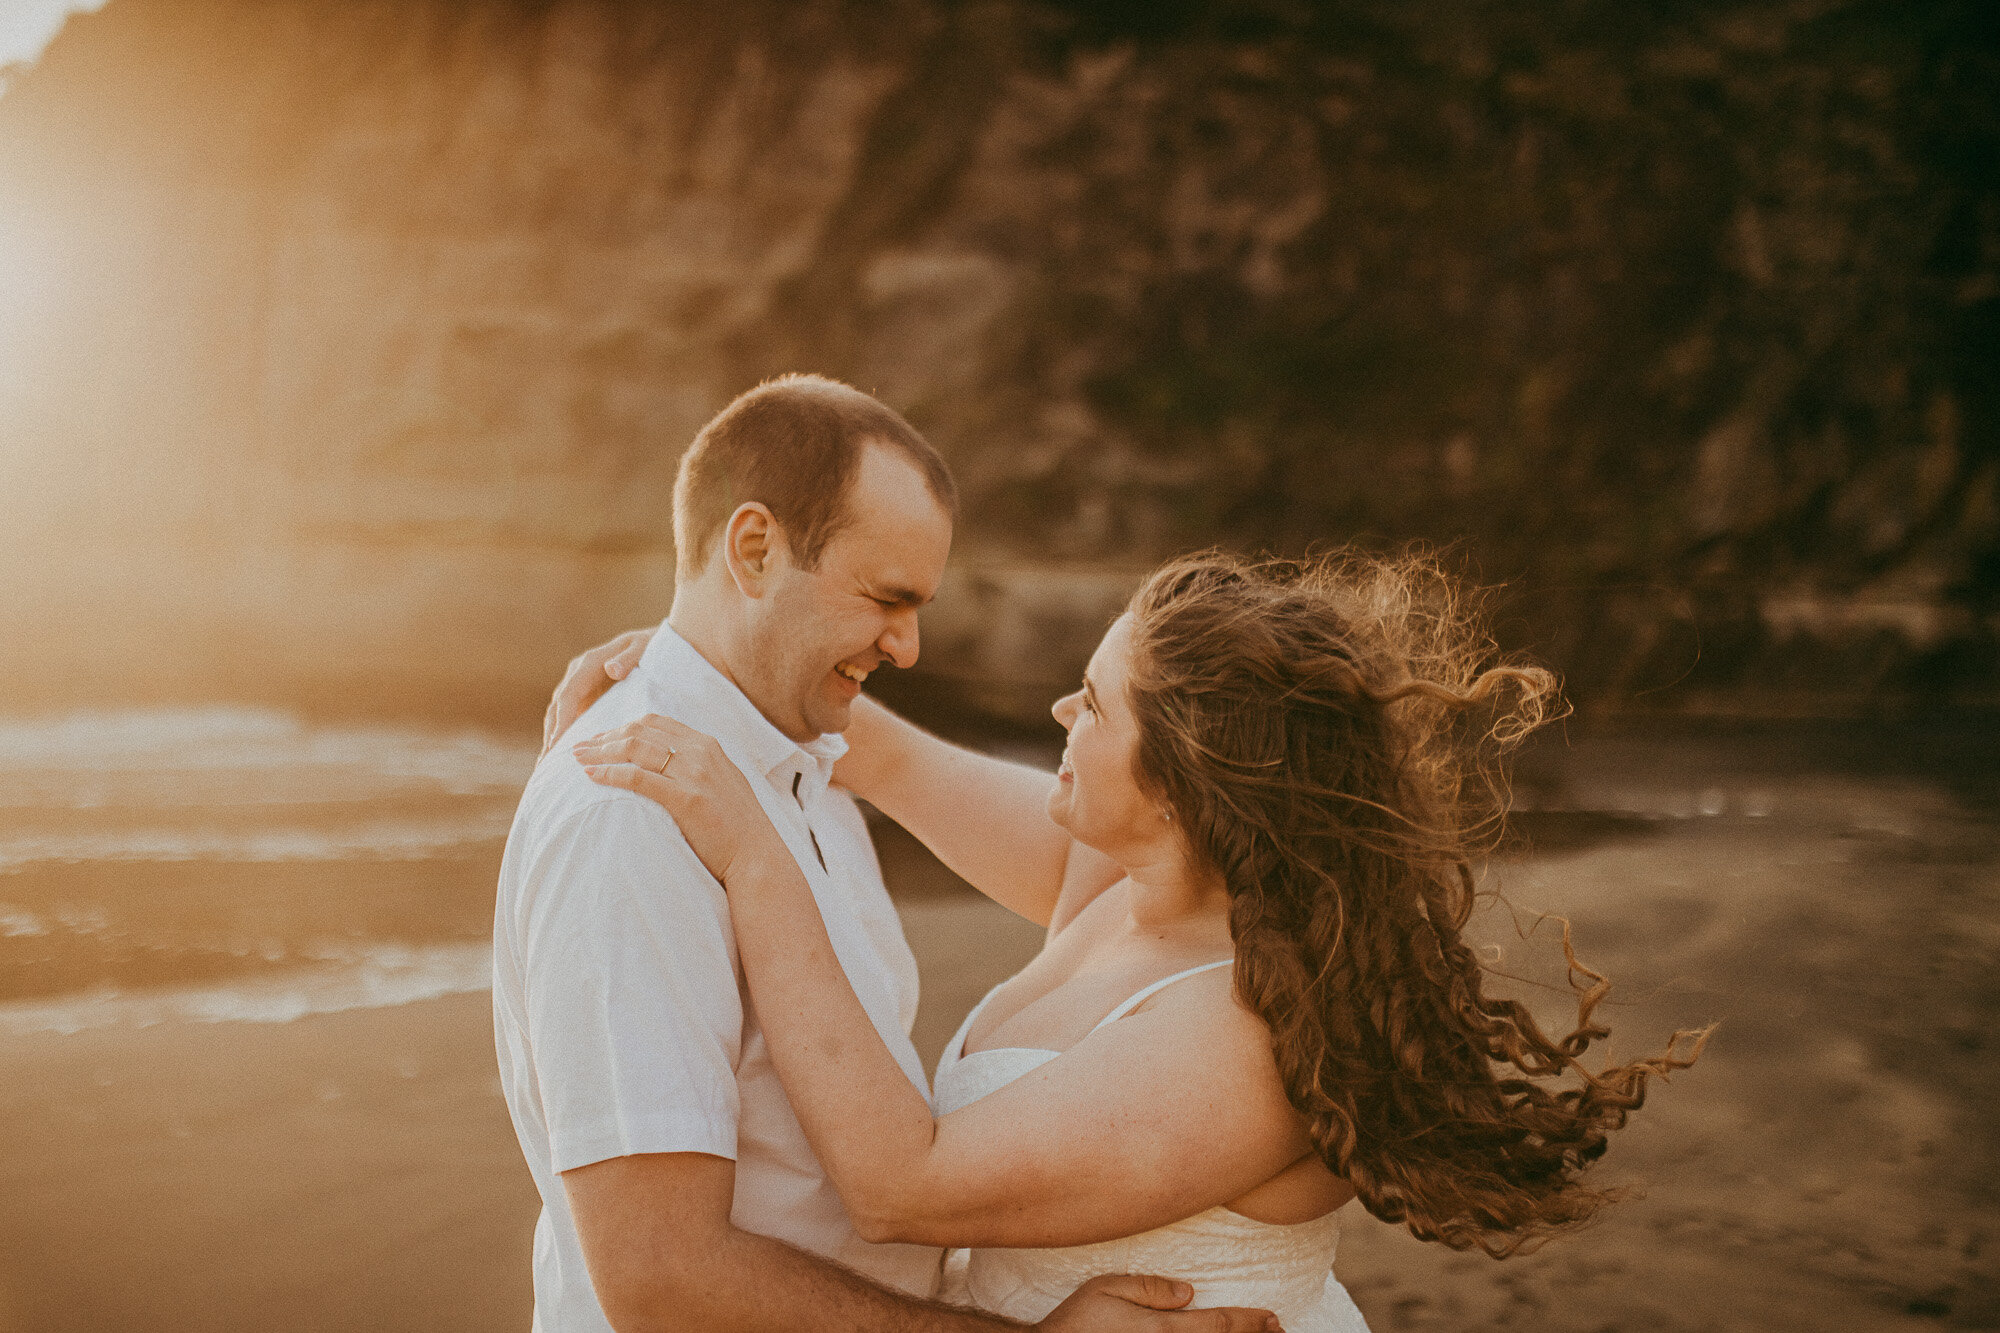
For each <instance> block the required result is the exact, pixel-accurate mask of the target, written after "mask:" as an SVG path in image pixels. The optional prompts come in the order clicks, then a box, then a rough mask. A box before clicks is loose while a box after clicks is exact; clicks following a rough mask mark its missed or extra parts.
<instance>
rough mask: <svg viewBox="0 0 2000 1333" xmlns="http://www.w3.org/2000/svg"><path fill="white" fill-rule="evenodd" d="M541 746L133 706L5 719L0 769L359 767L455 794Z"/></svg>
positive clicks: (257, 712) (502, 772)
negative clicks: (454, 792)
mask: <svg viewBox="0 0 2000 1333" xmlns="http://www.w3.org/2000/svg"><path fill="white" fill-rule="evenodd" d="M534 760H535V748H534V747H533V746H532V745H530V744H528V743H526V742H523V741H519V740H503V739H500V738H498V737H495V736H492V735H489V734H487V733H484V732H479V731H466V730H456V731H445V730H438V729H433V728H425V727H415V726H403V727H395V726H379V725H353V724H339V725H333V724H318V723H308V722H306V721H304V720H303V719H301V718H299V717H297V716H295V715H293V714H291V713H287V712H284V711H281V710H278V709H270V708H242V707H212V708H131V709H102V710H92V711H85V712H75V713H68V714H62V715H58V716H51V717H41V718H9V719H4V720H0V775H8V774H23V775H28V774H37V773H48V772H51V771H53V772H58V773H64V774H68V773H80V774H90V775H93V776H101V775H105V774H116V773H119V772H163V771H164V772H173V773H199V772H202V771H205V770H230V771H241V770H265V771H273V770H275V771H280V772H298V771H299V770H302V769H307V770H330V769H362V770H365V771H367V772H369V773H372V774H376V775H379V776H380V777H383V778H388V779H400V780H406V781H408V780H418V781H426V782H433V783H438V784H441V785H444V786H445V787H447V788H448V789H451V790H455V791H468V792H472V791H484V790H492V791H498V790H508V789H518V788H519V787H520V786H521V784H522V783H523V782H524V781H526V779H527V775H528V770H529V769H530V768H532V767H533V766H534Z"/></svg>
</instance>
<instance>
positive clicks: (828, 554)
mask: <svg viewBox="0 0 2000 1333" xmlns="http://www.w3.org/2000/svg"><path fill="white" fill-rule="evenodd" d="M847 503H848V522H847V523H846V525H845V526H844V527H842V528H840V529H839V530H838V531H837V532H835V533H834V535H833V537H832V539H831V540H829V541H828V542H827V543H826V545H825V547H824V548H822V549H821V551H820V560H819V567H818V568H817V569H812V570H806V569H800V568H799V567H798V566H797V565H796V564H795V563H793V562H792V561H791V560H790V559H789V558H788V557H781V558H779V559H777V560H776V561H774V568H773V570H772V573H771V577H770V582H769V585H768V588H769V590H768V592H767V594H766V595H765V596H764V597H762V598H759V599H758V600H757V601H756V602H755V603H753V604H752V606H753V608H754V609H753V610H752V615H753V616H754V618H755V620H754V625H753V629H752V640H753V651H752V654H751V656H752V657H753V658H754V660H753V661H748V662H741V663H738V664H737V666H738V679H739V683H740V684H742V685H743V686H744V690H745V693H747V694H749V695H750V697H751V699H752V701H753V702H755V703H756V704H757V706H758V708H759V709H761V710H762V711H763V713H764V715H765V716H766V717H768V718H770V720H771V722H772V723H773V724H774V725H775V726H776V727H777V728H778V729H779V730H780V731H782V732H784V733H785V734H786V735H787V736H790V737H791V738H792V739H793V740H801V741H802V740H810V739H811V738H812V737H814V736H819V735H823V734H825V733H827V732H835V731H845V730H847V718H848V711H849V709H850V708H851V707H852V706H853V704H854V700H855V699H856V697H858V696H859V695H860V693H861V681H862V680H863V679H865V678H866V677H867V675H868V673H869V672H870V671H873V670H874V669H875V668H876V667H877V666H878V665H880V664H881V663H883V662H893V663H895V664H896V665H897V666H899V667H907V666H910V665H911V664H913V663H914V662H915V661H916V660H917V608H918V607H920V606H922V605H923V604H924V603H926V602H928V601H929V600H930V599H931V598H932V597H933V596H935V595H936V593H937V587H938V582H939V580H940V579H942V578H943V577H944V563H945V557H946V556H947V555H949V554H950V553H951V519H950V517H949V516H948V515H947V514H946V513H945V511H944V509H943V508H942V507H940V506H939V504H938V502H937V499H936V498H935V497H934V496H932V495H931V493H930V489H929V487H928V486H926V485H925V483H924V477H923V473H921V472H919V471H918V470H917V468H916V467H915V466H914V465H912V464H911V463H909V462H906V461H905V460H904V459H903V457H902V456H901V455H900V454H897V453H895V452H893V451H892V450H889V449H885V448H881V447H879V446H873V445H871V446H868V447H867V448H865V449H864V450H863V451H862V456H861V461H860V464H859V470H858V475H856V477H855V478H854V487H853V490H852V491H851V492H850V494H849V496H848V501H847Z"/></svg>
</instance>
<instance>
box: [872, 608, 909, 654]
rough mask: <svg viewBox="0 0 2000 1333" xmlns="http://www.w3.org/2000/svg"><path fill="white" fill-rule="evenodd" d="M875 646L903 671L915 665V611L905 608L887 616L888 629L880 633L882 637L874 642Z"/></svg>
mask: <svg viewBox="0 0 2000 1333" xmlns="http://www.w3.org/2000/svg"><path fill="white" fill-rule="evenodd" d="M875 646H876V647H878V648H880V649H881V650H882V651H883V652H884V653H886V654H887V655H888V657H889V660H890V661H891V662H894V663H895V664H896V665H897V666H899V667H903V668H905V669H907V668H909V667H913V666H915V665H916V664H917V609H916V608H915V607H914V606H907V607H904V608H902V609H901V610H898V611H895V612H893V613H891V614H890V616H889V627H888V628H887V629H885V630H883V631H882V637H881V638H879V639H877V640H875Z"/></svg>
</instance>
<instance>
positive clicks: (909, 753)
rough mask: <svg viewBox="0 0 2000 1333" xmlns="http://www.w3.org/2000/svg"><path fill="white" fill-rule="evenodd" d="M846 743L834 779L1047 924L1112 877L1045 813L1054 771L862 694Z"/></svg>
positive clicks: (978, 885)
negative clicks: (949, 734) (938, 732)
mask: <svg viewBox="0 0 2000 1333" xmlns="http://www.w3.org/2000/svg"><path fill="white" fill-rule="evenodd" d="M846 735H847V744H848V752H847V754H846V755H845V756H844V757H843V758H842V759H841V761H840V763H839V765H838V766H836V768H835V769H834V780H835V781H837V782H839V783H840V784H841V785H842V786H844V787H846V788H847V789H848V790H849V791H851V792H853V793H854V794H855V795H857V796H860V797H862V798H863V799H865V800H867V801H868V802H870V803H871V804H873V805H874V806H875V808H876V809H878V810H880V811H881V812H882V813H883V814H885V815H887V816H889V818H891V819H893V820H895V821H896V822H897V823H898V824H901V825H902V826H903V827H904V828H906V829H908V830H909V831H910V832H911V833H914V834H915V835H916V836H917V839H918V841H920V842H922V843H923V844H924V846H926V847H928V848H930V849H931V851H933V852H935V853H936V854H937V857H938V859H939V860H940V861H943V862H944V863H945V864H946V865H947V866H949V867H951V869H952V870H953V872H954V873H956V874H958V875H959V876H960V877H961V878H963V879H964V880H965V881H966V882H967V883H968V884H970V885H972V887H973V888H975V889H978V890H979V891H980V892H981V893H983V894H985V895H986V896H987V897H989V898H991V899H993V901H995V902H997V903H999V904H1000V905H1001V906H1003V907H1005V908H1007V909H1009V910H1010V911H1013V912H1015V913H1018V914H1019V915H1021V916H1024V917H1026V918H1027V919H1028V920H1030V921H1033V922H1035V923H1036V924H1037V925H1043V926H1048V925H1051V924H1052V919H1053V918H1055V917H1057V915H1058V912H1057V903H1058V900H1059V899H1061V900H1063V911H1062V913H1061V916H1062V920H1058V921H1054V922H1053V924H1054V925H1055V926H1058V927H1059V926H1061V925H1062V924H1064V923H1065V922H1066V921H1067V919H1068V918H1069V917H1073V916H1074V915H1075V914H1076V912H1077V911H1078V910H1080V909H1081V908H1082V906H1083V905H1084V904H1085V903H1088V902H1089V901H1090V899H1091V898H1094V897H1095V896H1096V895H1097V894H1098V893H1101V892H1103V891H1104V890H1105V889H1106V888H1108V887H1110V886H1111V885H1112V884H1113V883H1115V882H1116V881H1117V880H1118V878H1119V874H1120V871H1119V869H1118V866H1117V864H1116V863H1115V862H1113V861H1112V860H1111V859H1110V858H1109V857H1107V856H1105V855H1104V854H1103V853H1101V852H1099V851H1096V850H1095V849H1093V848H1090V847H1085V846H1084V845H1083V844H1081V843H1079V842H1077V841H1076V840H1075V839H1074V838H1072V837H1070V835H1069V834H1068V833H1067V832H1066V831H1065V830H1064V829H1063V828H1062V827H1061V826H1060V825H1058V824H1057V823H1055V821H1054V820H1051V819H1050V818H1049V814H1048V798H1049V788H1050V787H1051V786H1052V785H1054V782H1055V778H1054V776H1053V775H1051V774H1049V773H1045V772H1043V771H1042V770H1040V769H1038V768H1032V767H1030V766H1028V765H1026V764H1016V763H1010V762H1008V761H1007V760H1005V759H995V758H994V757H993V756H991V755H983V754H979V753H977V752H976V751H972V750H968V749H965V748H964V747H962V746H957V745H953V744H951V743H950V742H949V741H946V740H942V739H940V738H939V737H937V736H933V735H932V734H931V733H929V732H927V731H925V730H924V729H923V728H922V727H919V726H917V725H916V724H915V723H912V722H908V721H906V720H904V719H903V718H900V717H898V716H896V714H894V713H892V712H890V711H889V710H888V709H887V708H885V707H883V706H882V705H881V704H879V703H876V702H875V701H874V700H873V699H870V698H868V697H866V696H865V695H864V696H863V697H862V698H860V699H857V700H855V703H854V711H853V714H852V721H851V722H850V723H849V724H848V728H847V733H846Z"/></svg>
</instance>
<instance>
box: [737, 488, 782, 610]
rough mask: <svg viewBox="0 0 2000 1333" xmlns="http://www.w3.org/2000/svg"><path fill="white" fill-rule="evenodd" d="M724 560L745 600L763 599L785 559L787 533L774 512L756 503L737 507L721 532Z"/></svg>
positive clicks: (748, 502) (752, 501)
mask: <svg viewBox="0 0 2000 1333" xmlns="http://www.w3.org/2000/svg"><path fill="white" fill-rule="evenodd" d="M722 558H723V560H724V562H725V563H726V564H727V565H728V567H729V577H730V579H731V580H733V581H734V582H735V584H736V590H737V591H738V592H740V593H742V594H743V595H744V596H745V597H762V596H763V595H764V589H765V587H766V586H767V585H768V582H769V579H770V576H771V574H772V573H773V572H774V571H775V569H776V567H777V562H778V561H781V560H783V559H784V558H785V533H784V529H782V528H780V527H779V526H778V520H777V519H775V518H773V517H772V516H771V511H770V510H768V509H766V508H765V507H764V506H763V505H761V504H759V503H758V502H757V501H755V500H748V501H745V502H744V503H743V504H740V505H738V506H736V512H735V513H733V514H731V515H730V516H729V522H728V523H727V524H726V525H725V526H724V527H723V529H722Z"/></svg>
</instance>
